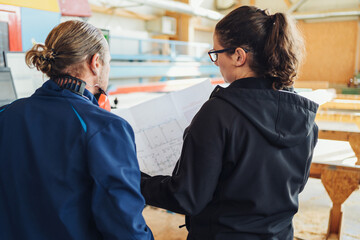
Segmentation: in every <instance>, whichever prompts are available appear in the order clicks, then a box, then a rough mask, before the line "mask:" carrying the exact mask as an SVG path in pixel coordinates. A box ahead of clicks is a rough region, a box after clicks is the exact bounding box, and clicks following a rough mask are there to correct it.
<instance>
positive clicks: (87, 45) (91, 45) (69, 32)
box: [25, 21, 107, 77]
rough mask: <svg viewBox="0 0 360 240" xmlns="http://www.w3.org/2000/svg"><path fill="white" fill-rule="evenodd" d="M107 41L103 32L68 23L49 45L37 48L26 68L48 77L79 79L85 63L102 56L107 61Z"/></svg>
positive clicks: (51, 36) (54, 32) (29, 54)
mask: <svg viewBox="0 0 360 240" xmlns="http://www.w3.org/2000/svg"><path fill="white" fill-rule="evenodd" d="M106 44H107V42H106V40H105V38H104V37H103V35H102V33H101V31H100V30H99V29H97V28H96V27H94V26H93V25H91V24H89V23H85V22H81V21H66V22H63V23H61V24H59V25H58V26H56V27H55V28H54V29H52V30H51V32H50V33H49V35H48V36H47V38H46V40H45V44H35V45H34V46H33V47H32V48H31V49H30V50H29V51H27V53H26V56H25V61H26V64H27V65H28V66H29V67H30V68H33V67H36V69H37V70H39V71H41V72H43V73H45V74H46V75H47V76H48V77H54V76H59V75H63V74H70V75H73V76H76V75H79V74H80V73H81V70H82V63H83V62H84V61H88V62H89V61H90V60H91V57H92V56H93V55H94V54H96V53H99V55H100V59H101V60H102V61H103V60H104V53H105V48H106Z"/></svg>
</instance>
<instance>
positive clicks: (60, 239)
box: [0, 21, 153, 240]
mask: <svg viewBox="0 0 360 240" xmlns="http://www.w3.org/2000/svg"><path fill="white" fill-rule="evenodd" d="M26 63H27V64H28V65H29V66H30V67H35V68H37V69H38V70H40V71H42V72H43V73H44V74H46V75H47V76H48V77H49V78H50V79H49V80H48V81H46V82H45V83H44V84H43V86H42V87H40V88H39V89H37V90H36V92H35V93H34V94H33V95H32V96H31V97H29V98H24V99H19V100H17V101H15V102H13V103H11V104H9V105H5V106H2V107H0V133H1V134H0V152H1V157H0V239H3V240H92V239H94V240H95V239H96V240H100V239H104V240H105V239H109V240H110V239H111V240H115V239H119V240H130V239H131V240H134V239H137V240H151V239H153V236H152V233H151V230H150V229H149V228H148V227H147V225H146V223H145V221H144V218H143V216H142V211H143V208H144V205H145V202H144V198H143V197H142V195H141V193H140V171H139V166H138V162H137V158H136V150H135V143H134V133H133V130H132V128H131V126H130V125H129V124H128V123H127V122H126V121H125V120H124V119H122V118H120V117H118V116H116V115H114V114H112V113H110V112H108V111H106V110H104V109H102V108H100V107H99V104H98V99H99V97H101V96H100V95H103V94H104V93H105V91H106V89H107V86H108V78H109V70H110V64H109V63H110V53H109V47H108V44H107V42H106V40H105V38H104V37H103V35H102V33H101V31H100V30H98V29H97V28H95V27H94V26H92V25H90V24H88V23H84V22H81V21H67V22H64V23H61V24H59V25H58V26H56V27H55V28H54V29H53V30H52V31H51V32H50V33H49V35H48V36H47V38H46V41H45V44H36V45H34V46H33V48H32V49H31V50H29V51H28V52H27V53H26Z"/></svg>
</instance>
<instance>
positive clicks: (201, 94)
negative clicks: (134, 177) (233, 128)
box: [112, 79, 213, 175]
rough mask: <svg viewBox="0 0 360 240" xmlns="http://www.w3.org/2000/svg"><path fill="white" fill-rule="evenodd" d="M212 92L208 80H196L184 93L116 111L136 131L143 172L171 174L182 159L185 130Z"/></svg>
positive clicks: (160, 96)
mask: <svg viewBox="0 0 360 240" xmlns="http://www.w3.org/2000/svg"><path fill="white" fill-rule="evenodd" d="M179 81H180V80H179ZM212 90H213V86H212V85H211V83H210V81H209V80H208V79H196V80H192V84H191V85H189V86H187V87H186V88H183V89H181V90H178V91H172V92H169V93H167V94H159V97H157V98H152V99H150V100H148V101H146V102H141V103H139V104H137V105H134V106H130V107H129V108H123V109H115V110H113V111H112V112H113V113H115V114H117V115H119V116H120V117H122V118H124V119H125V120H127V121H128V122H129V123H130V125H131V126H132V127H133V129H134V133H135V143H136V148H137V157H138V161H139V166H140V170H141V171H143V172H145V173H147V174H149V175H171V173H172V171H173V169H174V167H175V164H176V162H177V160H178V159H179V157H180V153H181V148H182V143H183V133H184V130H185V128H186V127H187V126H188V125H189V124H190V122H191V120H192V118H193V117H194V116H195V114H196V113H197V112H198V111H199V109H200V107H201V106H202V105H203V104H204V103H205V101H206V100H207V99H208V98H209V96H210V93H211V91H212Z"/></svg>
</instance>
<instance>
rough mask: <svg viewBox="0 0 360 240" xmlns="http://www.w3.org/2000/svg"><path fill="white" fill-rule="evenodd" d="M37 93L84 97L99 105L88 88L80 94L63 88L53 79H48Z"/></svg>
mask: <svg viewBox="0 0 360 240" xmlns="http://www.w3.org/2000/svg"><path fill="white" fill-rule="evenodd" d="M35 95H58V96H62V97H68V98H77V99H83V100H85V101H90V102H91V103H92V104H94V105H97V106H98V105H99V104H98V102H97V100H96V98H95V97H94V95H93V94H92V93H91V92H90V91H88V90H87V89H85V90H84V93H83V95H82V96H80V95H78V94H76V93H73V92H71V91H70V90H67V89H62V88H61V87H59V86H58V85H57V84H56V83H55V82H54V81H53V80H48V81H46V82H45V83H44V84H43V85H42V87H41V88H39V89H38V90H36V92H35Z"/></svg>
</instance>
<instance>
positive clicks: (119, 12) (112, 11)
mask: <svg viewBox="0 0 360 240" xmlns="http://www.w3.org/2000/svg"><path fill="white" fill-rule="evenodd" d="M90 7H91V11H92V12H96V13H103V14H107V15H115V16H119V17H125V18H135V19H140V20H145V21H148V20H152V19H155V18H156V16H154V15H147V14H138V13H135V12H132V11H129V10H123V9H120V8H109V7H104V6H98V5H94V4H90Z"/></svg>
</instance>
